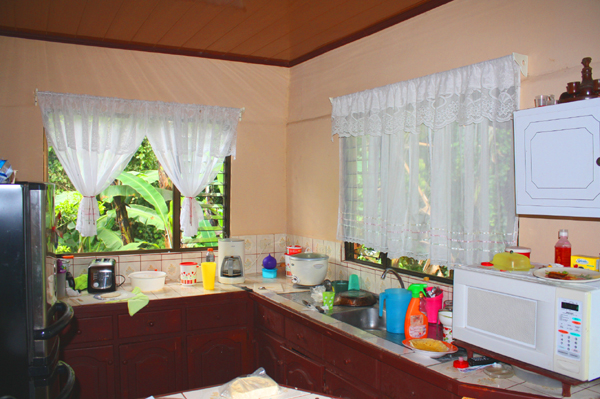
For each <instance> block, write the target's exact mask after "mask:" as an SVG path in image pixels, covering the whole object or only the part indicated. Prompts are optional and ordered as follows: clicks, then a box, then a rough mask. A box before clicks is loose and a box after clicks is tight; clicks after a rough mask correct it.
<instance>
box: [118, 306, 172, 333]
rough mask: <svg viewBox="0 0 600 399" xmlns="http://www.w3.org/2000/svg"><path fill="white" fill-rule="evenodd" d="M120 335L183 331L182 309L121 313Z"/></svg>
mask: <svg viewBox="0 0 600 399" xmlns="http://www.w3.org/2000/svg"><path fill="white" fill-rule="evenodd" d="M118 320H119V337H121V338H129V337H141V336H144V335H156V334H166V333H175V332H179V331H181V310H179V309H173V310H162V311H158V312H144V313H142V312H139V313H137V314H136V315H134V316H133V317H132V316H129V315H128V314H127V315H119V319H118Z"/></svg>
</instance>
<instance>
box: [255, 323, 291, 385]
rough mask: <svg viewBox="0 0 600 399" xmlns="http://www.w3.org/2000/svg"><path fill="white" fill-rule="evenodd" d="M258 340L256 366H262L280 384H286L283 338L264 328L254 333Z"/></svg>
mask: <svg viewBox="0 0 600 399" xmlns="http://www.w3.org/2000/svg"><path fill="white" fill-rule="evenodd" d="M254 336H255V340H256V348H255V356H256V367H255V368H259V367H262V368H264V369H265V372H266V373H267V375H268V376H269V377H271V378H272V379H273V380H274V381H275V382H277V383H278V384H285V374H284V371H283V366H284V364H285V360H284V351H283V339H281V338H278V337H275V336H273V335H271V334H268V333H267V332H264V331H262V330H257V331H256V332H255V333H254Z"/></svg>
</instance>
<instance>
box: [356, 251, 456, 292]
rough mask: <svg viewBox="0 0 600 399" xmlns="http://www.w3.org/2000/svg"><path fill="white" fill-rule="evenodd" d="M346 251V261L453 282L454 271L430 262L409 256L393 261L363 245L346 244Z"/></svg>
mask: <svg viewBox="0 0 600 399" xmlns="http://www.w3.org/2000/svg"><path fill="white" fill-rule="evenodd" d="M344 249H345V253H346V260H351V261H354V262H357V263H363V264H366V265H369V266H374V267H379V268H381V269H385V268H387V267H393V268H395V269H397V270H398V271H399V272H401V273H404V274H410V275H413V276H417V277H424V276H427V277H429V278H430V279H431V280H436V281H441V282H444V283H451V282H452V278H453V270H449V269H448V267H446V266H440V265H434V264H432V263H431V262H430V261H429V260H425V261H424V260H417V259H415V258H411V257H408V256H401V257H399V258H394V259H392V258H388V256H387V254H386V253H385V252H378V251H375V250H374V249H373V248H367V247H365V246H364V245H362V244H356V243H351V242H346V243H345V246H344Z"/></svg>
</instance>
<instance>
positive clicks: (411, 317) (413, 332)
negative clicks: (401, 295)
mask: <svg viewBox="0 0 600 399" xmlns="http://www.w3.org/2000/svg"><path fill="white" fill-rule="evenodd" d="M425 287H427V284H411V285H410V286H408V290H409V291H410V292H411V293H412V299H411V300H410V303H409V304H408V309H407V310H406V318H405V320H404V335H405V336H406V339H415V338H427V328H428V325H427V323H428V322H427V316H426V315H425V313H423V312H421V310H420V309H419V308H420V306H421V295H423V291H424V290H425Z"/></svg>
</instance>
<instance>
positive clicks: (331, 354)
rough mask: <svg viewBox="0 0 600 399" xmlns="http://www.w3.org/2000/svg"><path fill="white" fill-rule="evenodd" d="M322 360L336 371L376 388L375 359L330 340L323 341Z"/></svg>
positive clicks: (376, 362) (376, 364)
mask: <svg viewBox="0 0 600 399" xmlns="http://www.w3.org/2000/svg"><path fill="white" fill-rule="evenodd" d="M324 358H325V359H327V361H328V362H329V363H331V364H332V365H333V366H335V367H336V368H337V369H338V370H340V371H343V372H345V373H347V374H349V375H351V376H353V377H356V378H358V379H359V380H361V381H363V382H365V383H366V384H368V385H370V386H376V383H377V366H378V363H379V362H378V361H377V359H374V358H372V357H370V356H368V355H365V354H364V353H362V352H360V351H358V350H356V349H353V348H350V347H349V346H346V345H344V344H342V343H339V342H337V341H334V340H332V339H330V338H326V339H325V350H324Z"/></svg>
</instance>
